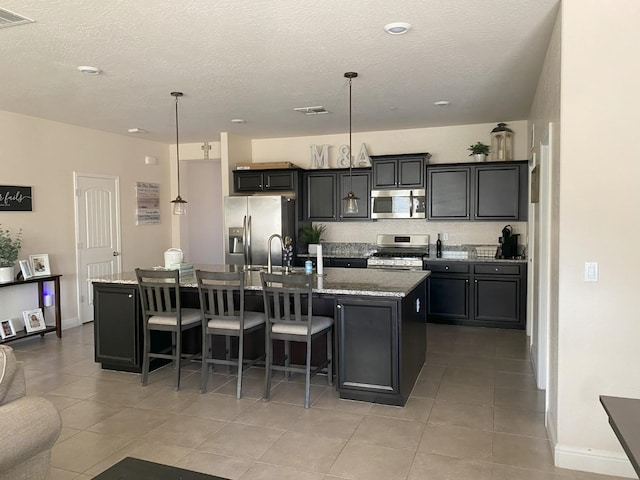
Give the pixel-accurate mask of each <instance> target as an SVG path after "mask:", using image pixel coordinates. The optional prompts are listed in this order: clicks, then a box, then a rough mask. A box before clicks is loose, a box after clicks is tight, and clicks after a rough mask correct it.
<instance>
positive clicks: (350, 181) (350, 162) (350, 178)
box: [349, 77, 353, 192]
mask: <svg viewBox="0 0 640 480" xmlns="http://www.w3.org/2000/svg"><path fill="white" fill-rule="evenodd" d="M352 80H353V79H352V78H351V77H349V191H351V192H353V176H352V175H351V164H352V163H353V162H352V160H351V115H352V114H351V81H352Z"/></svg>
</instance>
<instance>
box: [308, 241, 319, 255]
mask: <svg viewBox="0 0 640 480" xmlns="http://www.w3.org/2000/svg"><path fill="white" fill-rule="evenodd" d="M317 254H318V244H317V243H310V244H309V255H317Z"/></svg>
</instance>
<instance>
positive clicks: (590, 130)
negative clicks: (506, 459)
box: [556, 0, 640, 474]
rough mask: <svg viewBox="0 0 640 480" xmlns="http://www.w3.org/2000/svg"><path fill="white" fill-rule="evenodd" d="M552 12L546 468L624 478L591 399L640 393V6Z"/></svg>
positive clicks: (573, 0)
mask: <svg viewBox="0 0 640 480" xmlns="http://www.w3.org/2000/svg"><path fill="white" fill-rule="evenodd" d="M562 9H563V13H562V62H561V63H562V67H561V74H562V86H561V123H562V139H561V146H560V157H561V166H560V202H561V204H560V236H559V241H560V244H559V255H560V268H559V291H558V294H559V303H558V318H559V322H558V415H557V422H558V424H557V441H558V445H556V462H557V464H558V465H560V466H566V467H571V468H584V469H589V470H593V471H601V472H608V473H615V472H614V471H615V470H616V469H618V468H619V470H618V472H619V474H622V473H628V474H631V472H632V471H631V469H630V467H629V463H628V462H627V461H626V460H625V456H624V455H623V454H622V450H621V448H620V445H619V442H618V441H617V440H616V438H615V436H614V434H613V432H612V430H611V427H610V426H609V425H608V423H607V417H606V415H605V413H604V411H603V409H602V407H601V405H600V404H599V402H598V396H599V395H614V396H625V397H635V398H640V369H639V368H638V365H640V348H639V339H640V321H638V304H637V301H636V298H635V297H636V295H637V292H638V291H639V290H640V277H639V276H638V275H636V274H635V270H634V269H635V268H636V266H637V265H639V264H640V250H638V249H637V248H636V246H637V245H638V244H639V243H640V222H639V221H638V216H639V212H640V188H638V182H639V179H640V158H639V154H638V146H637V143H638V142H637V139H638V125H639V124H638V114H639V113H638V112H640V89H639V88H638V86H639V85H640V56H638V49H637V46H638V45H639V44H640V29H639V28H638V25H640V2H638V1H637V0H589V1H583V0H565V1H564V2H563V7H562ZM587 261H596V262H598V263H599V266H600V270H599V273H600V278H599V281H598V282H597V283H586V282H584V280H583V276H584V263H585V262H587Z"/></svg>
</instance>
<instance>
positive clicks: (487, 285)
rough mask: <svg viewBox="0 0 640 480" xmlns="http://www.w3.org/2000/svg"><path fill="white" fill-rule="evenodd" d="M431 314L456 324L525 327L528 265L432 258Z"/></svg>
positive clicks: (433, 318) (437, 320)
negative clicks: (447, 260) (435, 260)
mask: <svg viewBox="0 0 640 480" xmlns="http://www.w3.org/2000/svg"><path fill="white" fill-rule="evenodd" d="M426 269H427V270H431V271H432V273H431V275H430V276H429V277H428V280H427V285H428V288H429V294H428V297H427V298H428V303H427V305H428V307H427V317H428V320H429V321H430V322H434V323H445V324H452V325H467V326H481V327H498V328H500V327H502V328H517V329H524V327H525V322H526V298H527V265H526V263H507V262H504V263H498V262H460V261H457V262H445V261H438V262H428V263H427V264H426Z"/></svg>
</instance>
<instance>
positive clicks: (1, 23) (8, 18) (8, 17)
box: [0, 8, 35, 28]
mask: <svg viewBox="0 0 640 480" xmlns="http://www.w3.org/2000/svg"><path fill="white" fill-rule="evenodd" d="M33 22H35V20H31V19H30V18H27V17H23V16H22V15H18V14H17V13H13V12H10V11H9V10H5V9H4V8H0V28H6V27H15V26H16V25H23V24H25V23H33Z"/></svg>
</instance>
